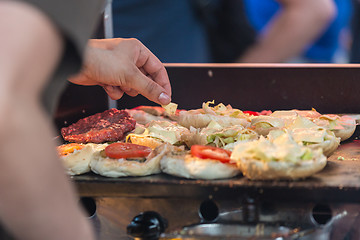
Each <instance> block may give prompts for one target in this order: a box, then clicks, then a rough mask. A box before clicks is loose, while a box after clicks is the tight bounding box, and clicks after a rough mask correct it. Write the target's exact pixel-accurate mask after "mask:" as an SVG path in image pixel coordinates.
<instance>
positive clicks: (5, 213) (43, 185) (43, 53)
mask: <svg viewBox="0 0 360 240" xmlns="http://www.w3.org/2000/svg"><path fill="white" fill-rule="evenodd" d="M0 32H2V33H3V34H2V36H1V38H0V52H1V54H0V116H1V117H0V141H1V144H0V165H1V167H0V218H1V222H2V223H4V225H5V227H7V228H8V229H9V230H10V232H11V233H12V234H13V235H14V236H15V237H16V238H17V239H37V240H38V239H93V234H92V231H91V228H90V225H89V223H88V222H87V220H86V219H85V217H84V214H83V212H82V210H81V209H80V208H79V206H78V205H77V199H76V194H75V191H74V189H73V187H72V185H71V184H70V182H69V181H68V179H67V177H66V176H65V175H64V170H63V167H62V166H61V162H60V161H59V159H58V158H57V155H56V152H55V146H54V143H53V141H52V140H51V138H52V136H54V134H53V131H52V128H51V125H50V121H49V119H47V117H46V115H45V114H44V112H43V110H42V108H41V105H40V93H41V91H42V89H43V86H44V85H45V83H46V80H47V79H48V78H49V77H50V75H51V72H52V71H53V70H54V67H55V66H56V63H57V61H58V60H59V57H60V54H61V50H62V41H61V37H60V35H59V33H58V32H57V31H56V30H55V27H54V26H53V25H52V24H51V23H50V21H49V19H47V18H46V17H45V15H43V14H42V13H41V12H39V11H37V10H36V9H35V8H33V7H30V6H28V5H26V4H24V3H19V2H15V1H1V2H0Z"/></svg>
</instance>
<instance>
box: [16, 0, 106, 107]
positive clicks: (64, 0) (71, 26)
mask: <svg viewBox="0 0 360 240" xmlns="http://www.w3.org/2000/svg"><path fill="white" fill-rule="evenodd" d="M23 1H24V2H27V3H30V4H32V5H34V6H35V7H37V8H38V9H40V10H41V11H42V12H43V13H45V14H46V15H47V16H48V17H49V18H50V19H51V20H52V21H53V22H54V23H55V25H56V26H57V27H58V28H59V30H60V31H61V33H62V35H63V37H64V52H63V56H62V59H61V61H60V63H59V65H58V68H57V70H56V71H55V73H54V75H53V77H52V79H51V81H49V84H48V85H47V87H46V89H45V90H44V92H43V103H44V106H45V108H46V110H47V111H49V112H51V113H52V112H54V111H55V107H56V104H57V100H58V99H59V97H60V94H61V93H62V91H63V90H64V88H65V86H66V84H67V78H68V76H69V75H71V74H74V73H76V72H78V71H79V70H80V68H81V58H82V55H83V52H84V50H85V46H86V43H87V40H88V39H89V38H90V36H91V34H92V32H93V31H94V30H95V27H96V24H97V22H98V20H99V16H100V14H101V12H102V11H103V8H104V6H105V5H104V0H76V1H73V0H61V1H55V0H23Z"/></svg>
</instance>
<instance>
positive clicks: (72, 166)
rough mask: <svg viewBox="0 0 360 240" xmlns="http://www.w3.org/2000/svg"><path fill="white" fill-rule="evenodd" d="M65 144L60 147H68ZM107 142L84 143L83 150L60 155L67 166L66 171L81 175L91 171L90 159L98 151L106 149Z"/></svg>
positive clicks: (70, 173)
mask: <svg viewBox="0 0 360 240" xmlns="http://www.w3.org/2000/svg"><path fill="white" fill-rule="evenodd" d="M67 145H68V144H64V145H61V146H59V147H58V149H60V148H62V147H66V146H67ZM106 146H107V144H93V143H88V144H84V146H83V148H82V149H81V150H76V151H74V152H73V153H70V154H68V155H65V156H60V159H61V161H62V163H63V165H64V167H65V170H66V173H67V174H69V175H79V174H83V173H87V172H90V161H91V159H92V158H93V156H94V153H95V152H96V151H100V150H102V149H104V148H105V147H106Z"/></svg>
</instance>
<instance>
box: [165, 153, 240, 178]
mask: <svg viewBox="0 0 360 240" xmlns="http://www.w3.org/2000/svg"><path fill="white" fill-rule="evenodd" d="M160 167H161V170H162V171H163V172H164V173H167V174H169V175H173V176H177V177H183V178H191V179H225V178H232V177H234V176H236V175H238V174H240V170H239V169H238V168H237V166H236V165H235V164H227V163H222V162H220V161H217V160H211V159H201V158H197V157H193V156H192V155H191V154H190V153H186V152H184V153H181V154H180V153H174V152H170V153H168V154H166V155H164V157H163V158H162V159H161V161H160Z"/></svg>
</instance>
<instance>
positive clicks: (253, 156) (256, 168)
mask: <svg viewBox="0 0 360 240" xmlns="http://www.w3.org/2000/svg"><path fill="white" fill-rule="evenodd" d="M231 159H232V160H233V161H234V162H236V164H237V166H238V167H239V169H240V170H241V172H242V173H243V175H244V176H246V177H247V178H249V179H252V180H275V179H290V180H298V179H303V178H306V177H309V176H311V175H313V174H315V173H317V172H319V171H321V170H322V169H323V168H324V167H325V165H326V162H327V159H326V157H325V156H324V155H323V152H322V149H321V148H310V147H308V146H304V145H302V144H298V143H297V142H295V140H294V139H293V137H292V136H291V134H289V133H283V134H280V135H279V136H277V137H275V138H273V139H266V138H265V137H263V136H261V137H260V139H259V140H256V141H251V142H241V143H239V144H237V145H236V146H235V148H234V151H233V152H232V154H231Z"/></svg>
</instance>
